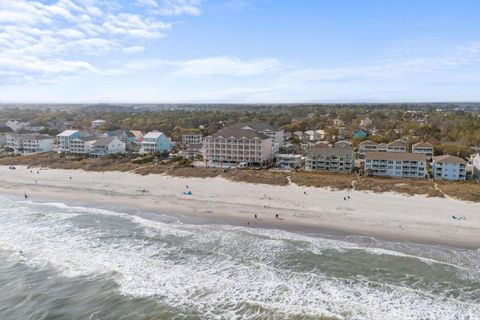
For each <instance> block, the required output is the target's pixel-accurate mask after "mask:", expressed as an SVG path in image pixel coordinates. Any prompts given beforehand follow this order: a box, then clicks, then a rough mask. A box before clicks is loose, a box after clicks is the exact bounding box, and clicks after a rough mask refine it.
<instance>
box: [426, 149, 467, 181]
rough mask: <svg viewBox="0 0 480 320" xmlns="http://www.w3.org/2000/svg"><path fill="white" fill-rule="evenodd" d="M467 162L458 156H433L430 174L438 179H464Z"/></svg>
mask: <svg viewBox="0 0 480 320" xmlns="http://www.w3.org/2000/svg"><path fill="white" fill-rule="evenodd" d="M466 166H467V163H466V162H465V160H463V159H462V158H459V157H455V156H450V155H443V156H436V157H433V162H432V175H433V178H434V179H438V180H465V179H466V178H467V173H466Z"/></svg>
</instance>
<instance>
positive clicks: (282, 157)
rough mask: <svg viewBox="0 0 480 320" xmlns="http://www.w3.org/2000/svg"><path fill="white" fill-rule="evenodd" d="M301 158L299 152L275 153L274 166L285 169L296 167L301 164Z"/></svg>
mask: <svg viewBox="0 0 480 320" xmlns="http://www.w3.org/2000/svg"><path fill="white" fill-rule="evenodd" d="M302 158H303V157H302V156H301V155H299V154H277V155H276V156H275V160H276V162H275V166H276V167H277V168H280V169H287V170H293V169H297V168H300V167H301V166H302Z"/></svg>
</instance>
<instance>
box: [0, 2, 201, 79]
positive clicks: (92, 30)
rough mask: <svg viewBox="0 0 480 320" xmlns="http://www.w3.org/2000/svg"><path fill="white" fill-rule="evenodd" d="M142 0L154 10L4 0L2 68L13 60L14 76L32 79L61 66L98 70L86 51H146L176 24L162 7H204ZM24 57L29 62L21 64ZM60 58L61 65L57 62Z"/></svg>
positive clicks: (0, 12) (0, 11) (186, 10)
mask: <svg viewBox="0 0 480 320" xmlns="http://www.w3.org/2000/svg"><path fill="white" fill-rule="evenodd" d="M139 1H141V2H142V3H143V5H144V6H146V5H151V6H152V5H153V6H155V10H146V9H145V10H144V9H142V10H137V9H138V7H137V8H134V7H132V6H131V5H130V3H129V2H122V1H114V0H35V1H30V0H0V60H1V61H2V64H1V65H0V72H1V73H2V74H3V73H5V72H6V71H5V68H6V66H7V65H9V64H8V61H11V63H10V67H9V69H8V72H6V73H8V75H9V77H8V79H9V80H11V79H13V78H14V77H15V75H18V79H17V80H25V79H28V80H29V81H30V80H35V78H36V77H40V78H41V79H44V78H45V77H47V76H48V74H49V73H50V74H51V75H52V77H57V76H58V75H60V74H61V72H60V70H61V68H64V69H65V72H64V73H66V74H67V73H68V74H70V73H72V70H71V69H72V68H78V69H81V70H82V72H83V71H86V72H92V70H95V71H96V72H97V71H98V69H97V68H95V67H93V65H94V64H95V63H96V62H95V61H90V62H87V61H88V60H89V58H88V57H83V58H82V55H99V54H106V53H109V52H115V51H116V52H124V53H139V52H142V51H143V50H145V48H146V46H147V45H148V44H149V42H151V41H153V40H155V39H159V38H162V37H164V36H165V35H166V33H167V32H168V31H169V30H171V27H172V24H171V23H166V22H164V21H162V20H161V19H160V18H159V16H158V15H159V14H160V10H167V9H168V10H174V11H175V13H174V14H175V15H179V14H193V13H195V14H196V13H199V12H200V11H199V8H198V6H197V5H198V4H199V1H195V0H168V1H161V2H159V4H157V2H156V1H154V0H139ZM195 10H197V11H195ZM19 57H25V59H26V60H25V61H24V60H21V59H19ZM73 57H75V58H73ZM22 61H24V62H25V63H26V64H27V65H28V66H30V67H28V68H21V63H20V62H22ZM32 61H33V62H32ZM55 63H57V64H58V68H53V67H52V66H53V65H54V64H55ZM13 68H17V70H18V72H14V70H13ZM35 70H39V72H36V73H35ZM28 72H33V73H34V74H33V75H31V74H28ZM40 73H41V75H40ZM2 80H5V79H2ZM5 83H6V81H2V84H5Z"/></svg>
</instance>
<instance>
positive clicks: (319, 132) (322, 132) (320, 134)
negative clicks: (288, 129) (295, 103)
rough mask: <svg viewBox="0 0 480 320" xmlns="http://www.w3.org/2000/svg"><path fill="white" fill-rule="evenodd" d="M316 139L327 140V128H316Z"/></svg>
mask: <svg viewBox="0 0 480 320" xmlns="http://www.w3.org/2000/svg"><path fill="white" fill-rule="evenodd" d="M314 140H315V141H321V140H325V130H321V129H319V130H315V132H314Z"/></svg>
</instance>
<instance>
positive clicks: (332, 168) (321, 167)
mask: <svg viewBox="0 0 480 320" xmlns="http://www.w3.org/2000/svg"><path fill="white" fill-rule="evenodd" d="M354 167H355V153H354V151H353V148H352V147H351V146H349V145H345V144H340V145H335V146H334V147H327V148H325V147H318V146H314V147H311V148H309V149H308V150H307V154H306V156H305V170H307V171H327V172H335V173H351V172H352V171H353V169H354Z"/></svg>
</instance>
